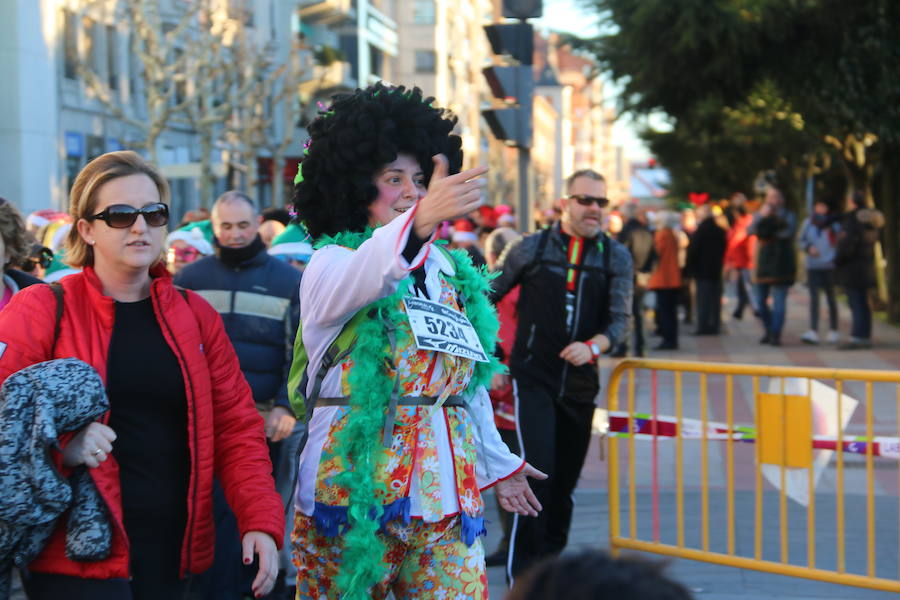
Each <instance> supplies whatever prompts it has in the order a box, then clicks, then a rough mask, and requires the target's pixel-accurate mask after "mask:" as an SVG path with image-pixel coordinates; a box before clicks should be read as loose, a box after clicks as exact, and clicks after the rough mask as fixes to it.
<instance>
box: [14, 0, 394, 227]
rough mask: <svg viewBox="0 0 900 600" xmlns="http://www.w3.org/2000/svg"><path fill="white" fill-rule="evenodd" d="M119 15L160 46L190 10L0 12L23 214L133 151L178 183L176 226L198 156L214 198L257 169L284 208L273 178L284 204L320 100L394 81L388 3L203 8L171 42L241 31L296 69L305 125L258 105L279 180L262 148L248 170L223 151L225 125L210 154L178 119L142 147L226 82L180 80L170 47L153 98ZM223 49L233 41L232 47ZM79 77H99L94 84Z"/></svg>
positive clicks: (109, 7) (265, 101)
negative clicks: (129, 14)
mask: <svg viewBox="0 0 900 600" xmlns="http://www.w3.org/2000/svg"><path fill="white" fill-rule="evenodd" d="M126 5H132V6H138V7H140V9H141V10H146V11H148V12H149V13H152V14H151V15H150V16H151V17H153V18H157V17H158V21H159V22H160V23H161V28H160V29H161V35H165V34H166V33H169V32H172V31H173V30H175V29H176V28H177V27H179V15H180V14H182V13H183V9H184V3H183V2H181V0H108V1H106V2H94V1H91V2H88V1H86V0H4V2H0V36H2V39H3V40H4V43H3V44H2V45H0V75H2V76H3V81H4V82H5V86H4V87H5V89H6V90H7V93H5V94H3V95H0V144H2V147H3V148H4V150H5V153H4V154H5V156H4V158H5V160H4V161H3V162H2V163H0V195H2V196H4V197H6V198H8V199H10V200H11V201H13V202H15V203H16V204H17V205H19V206H20V207H21V208H22V210H23V211H25V212H30V211H33V210H36V209H40V208H46V207H55V208H65V207H66V204H67V193H68V190H69V188H70V186H71V184H72V182H73V180H74V178H75V176H76V175H77V174H78V172H79V171H80V170H81V168H82V167H83V166H84V165H85V164H86V163H87V162H88V161H90V160H91V159H93V158H94V157H96V156H98V155H100V154H102V153H104V152H107V151H111V150H119V149H123V148H129V149H135V150H139V151H141V152H143V153H144V154H146V155H148V156H149V157H150V158H152V159H153V160H155V161H156V162H157V163H158V165H159V166H160V168H161V169H162V170H163V172H164V173H165V174H166V176H167V178H168V179H169V181H170V183H171V185H172V191H173V201H172V212H173V213H174V214H175V215H176V218H177V217H178V216H180V215H181V214H182V213H183V212H184V211H186V210H187V209H189V208H193V207H195V206H197V205H198V204H199V198H200V184H199V180H198V177H199V175H200V163H201V156H205V155H206V153H207V152H209V157H210V159H209V161H208V162H211V163H212V174H213V177H214V184H215V189H214V192H215V193H218V192H219V191H222V190H224V189H225V187H226V186H227V185H229V184H230V183H231V184H235V182H236V183H237V184H238V185H241V184H243V185H246V183H247V180H248V177H247V176H246V173H247V172H248V171H250V170H253V171H254V172H256V173H257V174H258V175H259V176H258V181H257V184H258V185H257V187H256V189H254V190H251V192H252V193H254V194H255V195H257V196H258V197H259V198H260V200H261V202H262V204H263V205H266V204H270V203H275V204H281V203H283V201H284V198H283V197H282V198H274V197H272V179H273V177H280V178H281V179H282V182H283V183H285V184H286V185H284V186H281V189H282V190H284V192H283V193H284V194H286V193H287V192H289V185H290V181H291V180H292V179H293V173H295V172H296V162H297V159H298V158H299V156H300V155H301V154H302V141H303V139H304V138H305V132H304V131H303V130H302V128H300V127H298V126H302V125H303V124H304V119H306V120H308V119H309V118H311V117H312V116H314V114H315V105H316V100H320V99H324V100H326V101H327V98H329V97H330V96H331V94H333V93H335V92H337V91H342V90H352V89H354V88H356V87H357V85H365V84H367V83H370V82H372V81H374V80H375V79H380V78H390V77H391V71H390V69H391V66H392V60H393V58H394V56H396V53H397V39H398V35H397V25H396V23H395V22H394V21H393V20H392V18H391V17H390V16H389V15H390V14H391V13H392V12H393V8H394V7H393V2H392V1H391V0H211V6H212V7H213V8H212V13H211V14H212V17H211V20H212V21H213V23H205V22H203V23H200V22H198V20H195V21H193V22H192V23H190V25H189V26H188V27H186V28H185V29H184V30H181V29H179V30H178V31H177V33H178V35H179V36H180V37H179V38H178V39H187V40H192V39H196V38H192V37H191V36H192V35H198V31H199V29H198V28H199V27H204V26H205V27H209V28H215V27H218V28H219V30H234V31H237V30H238V27H237V26H238V25H239V29H240V31H242V32H243V35H245V36H246V39H249V43H250V44H253V45H254V47H256V48H259V49H261V51H264V52H266V53H267V57H268V61H269V64H270V65H278V64H282V63H284V61H286V60H287V59H288V57H292V56H293V57H296V58H297V59H298V60H299V61H300V64H301V66H302V67H303V68H302V73H301V74H300V76H299V82H298V83H299V85H297V87H298V89H297V90H296V93H295V92H294V91H293V90H290V89H289V90H287V92H286V94H285V96H286V97H288V98H289V99H291V98H293V101H295V102H297V103H298V107H297V108H299V109H300V110H299V117H297V118H295V115H294V113H293V112H291V111H288V110H286V109H278V108H276V107H274V106H273V105H272V104H273V102H272V101H271V100H270V99H269V97H263V98H261V101H260V103H259V105H260V106H261V107H262V108H261V109H260V110H261V111H263V112H264V113H265V116H266V119H267V120H266V127H265V131H264V135H265V136H269V137H271V138H273V139H282V138H286V139H287V140H288V141H289V142H290V143H289V145H288V147H287V148H284V149H282V150H283V152H282V154H283V156H282V158H283V159H284V161H283V162H284V163H285V164H284V167H283V169H282V171H281V172H279V173H277V174H275V173H274V171H275V169H274V168H273V166H274V165H273V161H272V159H271V158H270V157H267V152H269V151H268V150H266V149H264V148H263V149H258V150H255V151H254V153H255V154H258V157H257V158H256V159H255V160H252V161H251V162H252V166H251V165H248V164H247V160H245V158H244V157H241V156H236V155H235V151H234V149H233V145H232V147H229V144H228V143H227V141H226V140H225V134H224V131H225V129H226V127H225V126H226V121H227V120H228V119H230V118H232V115H231V114H228V115H220V116H219V120H217V121H216V123H215V126H214V128H213V129H214V131H213V136H212V137H213V139H212V144H211V147H210V148H207V149H204V148H205V146H204V144H203V143H201V140H202V136H201V135H200V132H199V131H198V129H197V128H196V127H195V126H194V125H193V124H192V122H191V120H190V119H188V118H185V117H184V115H183V114H181V115H179V116H177V118H172V119H168V120H165V122H164V126H163V127H162V128H161V130H160V131H158V132H157V131H154V132H153V135H154V136H155V143H151V144H146V143H144V141H145V140H146V137H147V135H148V129H149V128H150V127H149V124H150V123H153V122H154V118H155V117H154V115H158V114H159V111H160V110H161V107H163V108H164V107H165V106H167V105H173V106H174V105H179V106H184V103H185V102H186V101H189V100H192V99H194V98H195V97H196V96H197V95H198V94H199V92H200V88H201V87H202V85H203V84H204V80H208V79H209V78H215V77H221V76H223V74H222V70H225V69H228V67H229V65H225V66H224V67H222V69H220V70H219V71H218V72H215V73H212V74H210V75H209V77H208V78H204V77H200V76H198V74H197V73H196V72H195V73H186V72H179V71H178V68H177V66H178V65H180V64H182V63H181V62H180V61H181V58H182V56H183V55H184V54H185V53H189V52H196V49H194V50H188V49H187V46H186V45H181V46H179V45H178V44H174V45H173V47H172V48H171V52H170V53H169V54H168V55H167V56H166V60H165V61H164V62H165V63H166V64H167V65H168V66H169V67H172V66H174V67H175V69H174V70H173V71H170V72H168V74H167V75H166V77H168V79H166V84H165V85H163V86H160V89H159V90H148V89H147V85H148V83H147V81H145V77H144V76H143V73H144V68H145V67H144V65H143V64H142V63H141V61H140V59H139V58H138V57H137V56H136V54H135V53H134V52H133V50H132V48H133V42H134V40H135V36H137V35H140V34H139V32H138V31H137V29H136V27H135V25H134V23H133V22H131V21H130V20H129V19H126V18H122V14H123V12H122V10H123V7H124V6H126ZM229 24H230V25H229ZM301 34H302V35H301ZM173 35H174V34H173ZM222 39H223V40H225V42H223V43H225V44H228V43H230V42H229V41H228V40H229V38H228V37H227V36H225V37H223V38H222ZM189 58H195V57H193V56H189ZM85 67H86V68H87V69H88V70H89V71H90V73H92V74H93V76H92V79H91V80H90V81H87V80H86V79H85V76H84V70H83V69H84V68H85ZM154 93H155V95H154ZM160 96H164V98H161V97H160ZM101 97H102V100H101ZM103 100H105V101H103ZM304 100H306V101H307V103H308V104H304V103H303V101H304ZM198 102H199V100H198ZM165 103H168V104H165ZM211 104H213V105H214V104H215V99H213V101H212V102H211ZM308 105H311V106H312V107H313V109H312V111H309V110H308ZM285 106H287V105H285ZM303 109H307V110H306V111H304V110H303ZM310 112H311V113H312V114H310ZM237 135H238V136H239V134H237ZM242 163H243V164H242ZM242 174H243V175H242ZM242 177H243V178H242Z"/></svg>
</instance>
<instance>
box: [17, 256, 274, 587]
mask: <svg viewBox="0 0 900 600" xmlns="http://www.w3.org/2000/svg"><path fill="white" fill-rule="evenodd" d="M151 275H152V276H153V278H154V279H153V282H152V284H151V286H150V295H151V297H152V299H153V309H154V312H155V313H156V317H157V319H158V321H159V324H160V327H161V328H162V332H163V336H164V337H165V339H166V341H167V342H168V344H169V346H170V347H171V348H172V350H173V351H174V352H175V355H176V356H177V358H178V362H179V363H180V364H181V371H182V375H183V377H184V383H185V391H186V393H187V399H188V420H187V422H188V440H189V448H190V462H191V471H190V480H189V483H188V499H187V500H188V502H187V506H188V513H187V527H186V531H185V534H184V542H183V544H182V549H181V573H182V575H184V574H187V573H201V572H203V571H205V570H206V569H208V568H209V567H210V566H211V565H212V562H213V542H214V536H215V528H214V525H213V518H212V484H213V475H215V476H216V477H218V479H219V481H220V482H221V484H222V487H223V489H224V491H225V496H226V498H227V499H228V503H229V504H230V505H231V507H232V508H233V509H234V512H235V514H236V515H237V520H238V527H239V529H240V532H241V535H242V536H243V534H244V533H246V532H248V531H262V532H264V533H267V534H269V535H271V536H272V538H273V539H274V540H275V542H276V543H277V544H278V545H279V546H280V545H281V542H282V538H283V532H284V509H283V507H282V505H281V499H280V497H279V496H278V495H277V494H276V492H275V486H274V483H273V481H272V477H271V472H272V466H271V463H270V461H269V453H268V450H267V448H266V441H265V434H264V432H263V423H262V419H261V417H260V416H259V414H258V413H257V411H256V407H255V405H254V404H253V398H252V396H251V393H250V387H249V386H248V385H247V382H246V381H245V380H244V377H243V375H242V374H241V370H240V366H239V364H238V360H237V356H236V355H235V353H234V349H233V348H232V346H231V343H230V342H229V340H228V338H227V337H226V334H225V329H224V328H223V326H222V321H221V319H220V318H219V315H218V313H217V312H216V311H215V310H214V309H213V308H212V307H211V306H210V305H209V304H207V303H206V301H205V300H203V298H201V297H200V296H198V295H197V294H194V293H193V292H187V301H186V299H185V298H184V297H183V296H182V295H181V293H180V292H179V291H178V290H177V289H176V288H175V286H174V285H173V284H172V278H171V277H170V276H169V274H168V272H166V270H165V268H162V267H155V268H154V269H151ZM62 286H63V291H64V296H63V297H64V313H63V317H62V321H61V327H60V334H59V338H58V340H57V342H56V350H55V352H53V351H52V348H53V333H54V327H55V324H56V306H57V304H56V297H55V295H54V294H53V291H52V290H51V289H50V288H49V287H48V286H45V285H33V286H31V287H29V288H26V289H24V290H22V291H21V292H19V293H18V294H16V295H15V296H13V299H12V300H11V301H10V303H9V304H8V305H7V306H6V308H4V309H3V310H2V311H0V382H2V381H5V380H6V378H7V377H8V376H9V375H10V374H11V373H14V372H16V371H18V370H19V369H22V368H24V367H27V366H29V365H32V364H34V363H37V362H41V361H44V360H50V359H52V358H63V357H70V356H73V357H76V358H80V359H81V360H83V361H85V362H86V363H88V364H89V365H91V366H93V367H94V368H95V369H96V370H97V372H98V373H99V374H100V377H102V378H103V380H104V381H106V363H107V355H108V351H109V343H110V339H111V337H112V329H113V321H114V317H115V307H114V304H113V299H112V298H110V297H109V296H104V295H103V292H102V289H103V288H102V285H101V283H100V280H99V279H98V278H97V275H96V274H95V273H94V271H93V270H92V269H91V268H86V269H85V270H84V272H82V273H80V274H77V275H71V276H69V277H66V278H64V279H63V280H62ZM71 437H72V434H69V435H68V437H67V438H64V439H63V444H65V442H66V441H68V439H71ZM161 442H162V440H161ZM148 451H152V449H151V450H148ZM57 459H58V460H60V457H59V456H57ZM91 475H92V476H93V479H94V482H95V483H96V484H97V488H98V489H99V490H100V494H101V495H102V496H103V499H104V500H105V501H106V504H107V506H108V507H109V510H110V513H111V515H112V519H113V522H114V525H113V540H112V552H111V555H110V556H109V558H107V559H106V560H102V561H97V562H76V561H72V560H69V559H68V558H66V553H65V526H64V523H65V519H64V518H63V519H61V523H62V524H61V525H60V526H59V527H57V529H56V531H55V532H54V533H53V536H52V537H51V538H50V541H49V542H48V544H47V546H46V547H45V548H44V551H43V552H42V553H41V554H40V555H39V556H38V557H37V558H36V559H35V560H34V561H33V562H32V563H31V564H30V565H29V568H30V569H32V570H34V571H38V572H44V573H58V574H62V575H72V576H76V577H87V578H97V579H109V578H127V577H129V568H128V539H127V537H126V535H125V530H124V526H123V524H122V502H121V491H120V489H119V466H118V464H117V463H116V460H115V445H113V456H111V457H110V458H109V459H108V460H106V461H105V462H103V463H101V464H100V466H99V467H98V468H96V469H91Z"/></svg>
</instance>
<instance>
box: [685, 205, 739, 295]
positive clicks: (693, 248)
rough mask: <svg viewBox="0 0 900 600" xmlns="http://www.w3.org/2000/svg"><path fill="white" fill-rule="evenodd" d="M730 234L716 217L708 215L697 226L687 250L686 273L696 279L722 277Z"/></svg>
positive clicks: (719, 278) (716, 279)
mask: <svg viewBox="0 0 900 600" xmlns="http://www.w3.org/2000/svg"><path fill="white" fill-rule="evenodd" d="M727 238H728V234H727V233H726V232H725V230H724V229H722V228H721V227H719V225H718V224H717V223H716V219H715V218H714V217H707V218H705V219H703V222H702V223H700V225H699V226H698V227H697V230H696V231H695V232H694V235H693V236H692V237H691V244H690V246H688V250H687V262H686V263H685V266H684V270H685V275H687V276H688V277H693V278H694V279H710V280H715V281H719V280H721V279H722V267H723V265H724V263H725V247H726V246H727V245H728V240H727Z"/></svg>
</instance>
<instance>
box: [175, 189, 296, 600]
mask: <svg viewBox="0 0 900 600" xmlns="http://www.w3.org/2000/svg"><path fill="white" fill-rule="evenodd" d="M211 221H212V227H213V233H214V235H215V239H214V246H215V255H213V256H208V257H206V258H202V259H200V260H198V261H196V262H193V263H191V264H189V265H187V266H185V267H184V268H183V269H182V270H181V272H180V273H179V274H178V275H177V276H176V277H175V283H176V284H177V285H181V286H183V287H186V288H188V289H191V290H195V291H196V292H197V293H199V294H200V295H201V296H203V297H204V298H205V299H206V300H207V301H208V302H209V303H210V304H212V305H213V307H214V308H215V309H216V310H217V311H218V312H219V314H220V315H221V316H222V321H223V322H224V324H225V331H226V333H227V334H228V337H229V338H230V339H231V343H232V344H234V349H235V351H236V352H237V356H238V360H239V361H240V363H241V371H243V373H244V377H246V378H247V383H249V384H250V388H251V389H252V390H253V399H254V400H255V401H256V407H257V409H258V410H259V411H260V414H261V415H262V416H263V418H264V419H265V429H266V436H267V437H268V440H269V454H270V457H271V459H272V465H273V468H274V469H275V473H280V472H283V471H284V470H280V469H279V468H278V467H279V461H280V460H281V459H282V456H284V457H285V459H289V458H291V455H292V454H293V453H292V452H290V451H288V450H287V449H286V448H285V443H284V440H285V439H286V438H288V436H290V435H291V433H292V432H293V430H294V427H295V425H296V419H295V418H294V413H293V411H292V410H291V407H290V402H289V401H288V396H287V376H288V370H289V369H290V366H291V358H292V352H293V347H294V335H295V333H296V331H297V325H298V323H299V319H300V295H299V289H300V272H299V271H298V270H297V269H294V268H292V267H291V266H290V265H288V264H287V263H285V262H283V261H280V260H278V259H277V258H275V257H273V256H270V255H269V254H268V252H267V248H266V245H265V244H264V243H263V241H262V239H261V237H260V236H259V226H260V224H261V223H262V218H261V217H260V215H259V213H258V212H257V209H256V205H255V204H254V202H253V200H252V199H251V198H250V197H249V196H247V195H246V194H244V193H243V192H240V191H237V190H232V191H228V192H225V193H224V194H222V195H221V196H220V197H219V198H218V199H217V200H216V202H215V203H214V204H213V208H212V214H211ZM287 472H292V471H291V470H290V469H288V470H287ZM290 484H291V481H290V478H288V481H283V480H281V481H280V480H279V478H278V477H276V480H275V487H276V489H277V490H278V491H279V493H281V494H282V496H283V499H284V500H286V497H287V495H288V494H289V493H290V490H289V488H290ZM215 501H216V509H215V510H216V559H215V564H214V565H213V568H212V570H211V571H210V572H209V577H208V580H209V585H211V586H212V587H213V588H215V589H210V590H209V593H208V594H207V596H206V597H208V598H222V597H227V598H231V597H235V598H238V597H241V594H243V593H246V592H249V589H250V585H249V584H250V582H251V581H252V577H251V569H250V568H249V567H247V568H245V569H244V570H245V573H244V575H243V578H242V576H241V564H240V563H241V547H240V543H239V539H238V537H237V535H236V534H237V523H236V522H235V520H234V517H233V515H232V514H231V512H230V510H229V509H228V506H227V504H225V502H224V496H223V494H221V492H220V490H217V493H216V496H215ZM276 585H277V584H276ZM242 588H246V589H242Z"/></svg>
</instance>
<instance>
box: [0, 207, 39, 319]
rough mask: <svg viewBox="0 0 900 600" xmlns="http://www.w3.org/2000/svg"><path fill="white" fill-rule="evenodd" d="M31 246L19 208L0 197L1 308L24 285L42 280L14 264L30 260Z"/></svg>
mask: <svg viewBox="0 0 900 600" xmlns="http://www.w3.org/2000/svg"><path fill="white" fill-rule="evenodd" d="M30 249H31V247H30V244H29V243H28V234H27V232H26V230H25V221H23V220H22V215H21V214H20V213H19V211H18V209H17V208H16V207H15V206H13V205H12V204H10V203H9V202H7V201H6V200H5V199H4V198H0V256H2V257H3V277H0V310H2V309H3V308H4V307H5V306H6V305H7V304H9V301H10V300H12V297H13V294H15V293H16V292H18V291H19V290H21V289H22V288H24V287H28V286H29V285H32V284H34V283H40V282H41V280H40V279H37V278H35V277H32V276H31V275H29V274H28V273H24V272H22V271H19V270H17V269H13V268H12V267H13V266H18V265H24V264H25V263H26V262H27V261H28V254H29V251H30Z"/></svg>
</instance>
